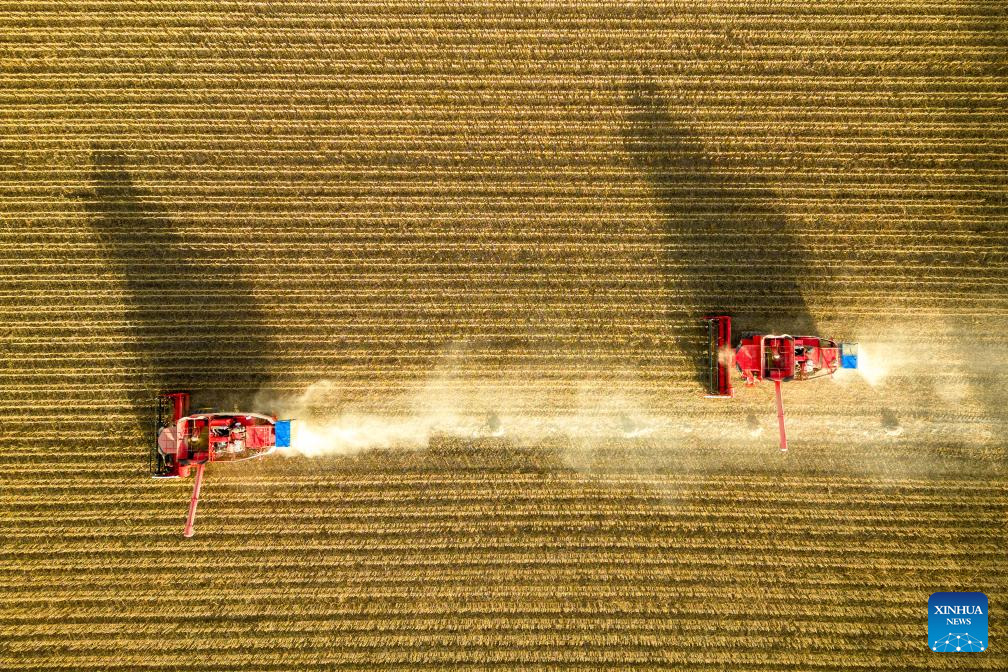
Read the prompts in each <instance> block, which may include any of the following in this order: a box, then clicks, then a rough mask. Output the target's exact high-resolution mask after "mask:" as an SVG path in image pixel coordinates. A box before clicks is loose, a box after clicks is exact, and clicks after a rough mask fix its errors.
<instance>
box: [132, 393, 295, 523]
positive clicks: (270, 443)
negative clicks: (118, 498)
mask: <svg viewBox="0 0 1008 672" xmlns="http://www.w3.org/2000/svg"><path fill="white" fill-rule="evenodd" d="M189 396H190V395H189V393H188V392H170V393H167V394H162V395H159V396H158V399H157V403H158V408H157V411H158V417H157V421H156V423H155V437H156V438H155V445H154V450H153V451H152V454H151V475H152V476H153V477H154V478H185V477H187V476H188V475H189V474H190V473H191V472H195V477H196V480H195V483H194V484H193V495H192V499H191V501H190V504H189V516H188V517H187V519H186V527H185V536H187V537H191V536H192V535H193V524H194V521H195V518H196V503H197V502H198V500H199V493H200V487H201V486H202V481H203V469H204V468H205V467H206V465H207V464H208V463H210V462H239V461H242V460H251V459H255V458H259V457H265V456H266V455H269V454H270V453H272V452H273V451H274V450H276V449H277V448H278V447H283V446H289V445H290V421H289V420H277V419H276V418H275V417H272V416H268V415H262V414H259V413H216V412H206V413H193V414H190V413H189Z"/></svg>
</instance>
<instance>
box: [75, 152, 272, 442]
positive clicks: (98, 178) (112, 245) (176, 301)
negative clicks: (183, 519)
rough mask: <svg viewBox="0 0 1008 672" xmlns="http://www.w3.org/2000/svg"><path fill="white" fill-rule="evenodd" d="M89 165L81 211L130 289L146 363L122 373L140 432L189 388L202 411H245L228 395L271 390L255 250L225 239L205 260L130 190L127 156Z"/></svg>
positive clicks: (99, 158) (127, 299)
mask: <svg viewBox="0 0 1008 672" xmlns="http://www.w3.org/2000/svg"><path fill="white" fill-rule="evenodd" d="M91 159H92V166H91V168H92V169H91V181H92V183H93V190H92V191H91V192H89V193H85V194H82V198H83V202H84V207H85V210H86V211H87V213H88V215H89V223H90V226H91V228H92V229H93V230H94V232H95V234H96V236H97V238H98V240H99V241H100V242H101V245H102V248H103V250H104V255H105V259H106V261H107V262H108V263H109V264H110V265H111V267H112V268H113V269H114V270H115V272H116V273H117V274H119V275H121V276H122V278H123V281H124V283H125V288H126V292H125V296H124V301H123V303H124V306H125V318H126V321H127V324H128V328H129V330H130V332H131V334H130V335H131V336H132V339H131V342H132V344H133V346H132V347H133V349H134V351H135V353H136V354H137V355H138V356H139V357H140V359H141V361H142V362H143V364H142V365H141V366H140V367H132V366H124V367H122V368H121V370H122V371H124V374H123V375H124V376H125V377H126V378H127V381H126V384H127V387H128V390H129V392H128V395H129V398H130V402H131V404H132V406H133V410H134V412H135V414H136V419H137V423H138V425H139V426H140V428H141V429H142V430H145V431H146V430H149V429H150V427H151V424H152V422H153V417H154V404H153V401H154V394H155V393H156V392H157V391H159V390H166V389H187V388H191V389H193V390H201V391H203V393H204V394H205V395H206V396H205V398H202V399H201V398H200V397H199V396H197V397H194V402H195V403H197V404H198V403H200V402H201V401H202V403H210V402H211V401H213V402H226V403H233V404H240V403H241V402H242V401H243V399H241V398H240V397H236V396H233V395H230V394H229V393H227V392H226V391H227V390H230V389H234V388H242V387H245V388H250V387H254V386H255V385H257V384H261V383H263V382H265V381H266V378H267V374H266V371H267V361H268V356H269V352H270V349H271V348H270V343H269V341H268V338H267V336H266V334H265V333H264V331H263V330H262V329H260V328H258V326H256V325H259V324H261V323H262V322H263V321H264V319H265V316H264V315H263V313H262V310H261V309H260V307H259V306H258V305H257V304H256V302H255V301H254V299H253V298H252V297H253V286H252V283H251V282H250V281H249V280H247V279H246V278H244V277H243V275H242V259H243V257H245V256H246V255H247V254H248V253H249V252H250V250H251V249H253V246H254V245H255V242H254V241H251V240H248V239H245V238H239V239H233V240H225V241H223V242H225V243H227V248H226V250H223V251H222V250H213V251H211V252H209V253H208V252H207V251H205V250H204V249H201V247H200V245H199V243H198V241H193V242H190V241H189V240H187V239H186V238H185V236H183V235H182V234H180V233H179V232H178V231H177V230H176V228H175V226H176V225H175V223H174V222H173V221H172V219H171V218H170V217H169V215H168V212H167V211H166V210H165V209H164V208H163V207H162V206H161V205H160V203H158V202H157V201H156V200H155V199H151V198H150V195H149V194H145V193H144V192H143V190H141V189H140V188H139V187H138V186H137V185H136V184H135V183H134V181H133V178H132V176H131V174H130V165H129V162H128V160H127V159H126V157H125V155H124V154H123V153H120V152H116V151H111V150H107V149H101V148H99V149H94V150H93V152H92V156H91ZM221 255H224V256H227V257H228V258H229V259H230V260H231V261H232V266H231V270H230V271H229V272H225V273H221V272H220V269H219V268H218V267H216V266H215V265H214V264H216V263H217V262H219V261H220V259H219V256H221ZM214 257H217V258H214ZM208 364H209V365H211V368H218V366H219V365H220V364H225V365H226V367H225V373H223V374H221V375H219V377H218V376H215V377H213V378H212V379H209V380H208V379H207V376H206V374H205V371H206V368H207V365H208ZM229 397H230V398H229Z"/></svg>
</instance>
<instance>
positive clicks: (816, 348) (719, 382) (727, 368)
mask: <svg viewBox="0 0 1008 672" xmlns="http://www.w3.org/2000/svg"><path fill="white" fill-rule="evenodd" d="M706 322H707V336H708V380H707V397H708V398H716V399H724V398H731V397H733V396H735V393H734V390H733V389H732V384H731V369H732V364H733V363H734V364H735V368H737V369H738V370H739V372H740V373H741V374H742V378H743V379H745V384H746V387H750V386H752V385H755V384H756V383H757V381H761V380H772V381H773V383H774V388H775V391H776V393H777V424H778V425H779V427H780V449H781V450H782V451H786V450H787V449H788V447H787V432H786V431H785V429H784V401H783V399H782V398H781V383H786V382H788V381H792V380H811V379H813V378H821V377H823V376H832V375H833V374H834V373H836V371H837V369H841V368H843V369H856V368H857V343H840V344H837V342H836V341H833V340H830V339H828V338H819V337H818V336H788V335H786V334H782V335H779V336H777V335H772V334H752V333H745V334H742V338H741V339H740V341H739V343H738V345H735V346H734V347H733V343H732V333H731V318H730V317H728V316H727V315H717V316H714V317H708V318H706Z"/></svg>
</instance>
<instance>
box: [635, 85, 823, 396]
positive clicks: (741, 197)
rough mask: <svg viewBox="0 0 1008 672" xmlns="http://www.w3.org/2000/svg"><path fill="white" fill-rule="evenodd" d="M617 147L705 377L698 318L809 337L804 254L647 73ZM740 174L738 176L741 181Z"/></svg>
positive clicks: (672, 309)
mask: <svg viewBox="0 0 1008 672" xmlns="http://www.w3.org/2000/svg"><path fill="white" fill-rule="evenodd" d="M626 94H627V97H628V99H629V103H630V113H629V115H628V119H627V122H628V123H627V124H626V127H625V131H624V133H625V135H624V143H625V146H626V147H627V150H628V151H629V153H630V155H631V156H632V157H633V161H634V163H635V164H636V165H637V166H638V167H639V168H640V169H641V170H642V171H643V172H644V174H645V175H646V177H647V179H648V181H649V182H650V184H651V186H652V188H653V189H654V192H655V194H656V195H657V198H658V201H659V203H660V208H661V214H662V218H663V228H664V234H665V235H664V242H665V245H666V249H667V252H666V253H665V258H664V261H665V268H664V269H663V270H664V272H665V273H666V275H667V276H668V277H669V279H670V282H671V283H674V284H673V285H671V286H670V287H669V288H668V289H669V292H670V295H672V296H675V297H680V296H681V297H682V298H681V300H673V302H672V304H671V305H670V306H669V318H670V323H672V322H675V321H677V320H680V321H683V323H685V324H696V325H697V326H696V328H695V329H693V328H687V330H685V331H683V332H681V333H680V334H679V335H677V336H675V338H676V339H677V341H678V343H679V345H680V347H681V348H682V350H683V352H684V353H685V354H686V355H687V356H688V357H689V358H690V359H691V360H692V361H693V362H694V363H695V372H696V377H697V380H699V381H701V382H702V383H706V381H707V376H708V369H707V341H706V336H705V334H706V331H705V329H704V327H703V326H702V323H701V320H702V318H703V317H704V316H705V315H709V314H718V313H724V314H728V315H731V316H732V322H733V331H734V333H735V334H736V338H737V337H738V334H740V333H741V332H744V331H761V332H764V333H770V332H775V333H782V332H783V333H790V334H798V333H801V334H810V335H811V334H816V333H817V331H816V324H815V321H814V320H813V319H812V317H811V315H810V314H809V309H808V306H807V305H806V303H805V299H804V298H803V296H802V292H801V287H800V281H801V278H802V275H803V271H804V262H803V260H804V259H805V258H806V254H805V252H804V250H803V249H802V247H801V245H800V242H799V240H798V239H797V237H796V236H795V235H794V234H793V233H792V232H791V230H790V229H789V226H788V223H787V222H786V221H785V218H784V216H783V214H782V213H781V212H779V211H778V210H776V209H775V208H774V203H775V200H776V196H775V194H774V193H773V191H772V190H771V189H770V188H768V187H767V186H766V185H765V184H761V183H760V182H759V177H758V175H757V173H756V172H755V171H754V172H752V173H750V174H747V175H746V176H745V178H730V177H727V176H725V175H724V174H723V173H719V171H718V167H717V166H716V165H715V164H714V163H713V162H712V161H711V160H710V159H709V158H707V157H706V156H704V154H703V152H702V150H701V148H700V144H699V142H698V139H697V138H690V136H689V134H688V133H687V132H686V131H684V129H683V128H682V127H681V125H680V124H677V123H676V121H675V119H674V118H673V115H672V113H671V112H670V111H669V106H668V104H667V103H666V101H665V100H664V99H663V98H662V96H661V94H660V93H659V91H658V88H657V86H656V85H655V84H654V83H653V82H651V81H650V80H649V79H647V78H646V77H645V78H643V79H642V81H638V82H637V83H635V84H633V85H631V86H630V88H629V90H628V91H627V92H626ZM743 179H744V181H743Z"/></svg>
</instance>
